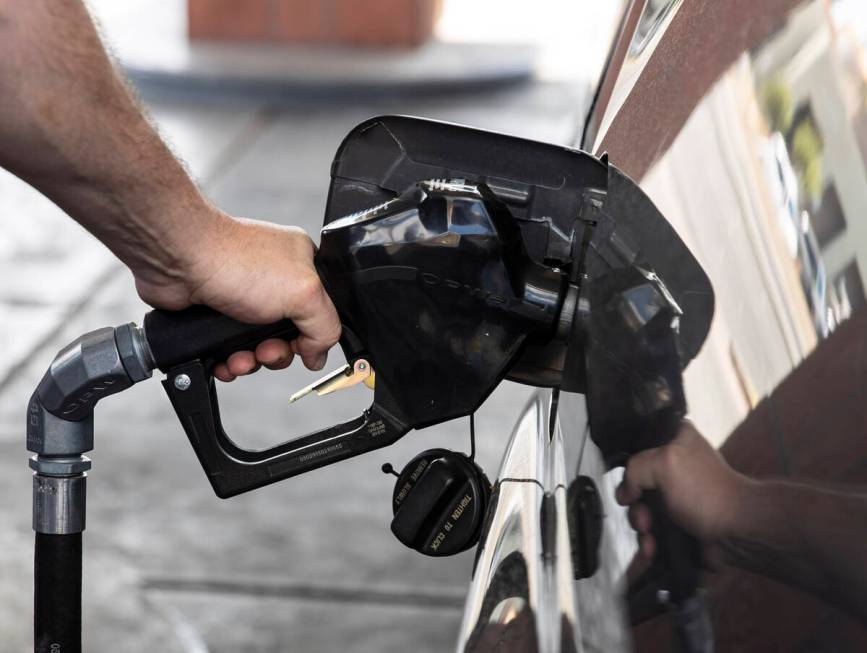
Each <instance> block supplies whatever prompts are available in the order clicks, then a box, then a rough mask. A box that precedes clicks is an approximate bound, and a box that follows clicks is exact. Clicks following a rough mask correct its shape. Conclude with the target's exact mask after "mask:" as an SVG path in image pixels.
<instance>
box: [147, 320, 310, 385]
mask: <svg viewBox="0 0 867 653" xmlns="http://www.w3.org/2000/svg"><path fill="white" fill-rule="evenodd" d="M144 330H145V337H146V339H147V342H148V345H149V347H150V351H151V355H152V356H153V360H154V363H155V364H156V367H157V368H159V369H160V370H161V371H163V372H167V371H168V370H170V369H171V368H173V367H175V366H177V365H180V364H181V363H186V362H188V361H192V360H197V359H199V360H208V361H211V362H216V361H221V360H225V359H226V358H227V357H228V356H229V355H230V354H232V353H233V352H236V351H242V350H252V349H255V348H256V345H258V344H259V343H260V342H262V341H264V340H267V339H269V338H283V339H284V340H292V339H293V338H295V337H297V336H298V328H297V327H296V326H295V325H294V324H293V323H292V321H291V320H279V321H277V322H272V323H271V324H247V323H244V322H239V321H238V320H235V319H233V318H231V317H228V316H226V315H223V314H222V313H219V312H217V311H215V310H213V309H212V308H208V307H207V306H191V307H189V308H185V309H184V310H182V311H166V310H162V309H155V310H153V311H151V312H150V313H148V314H147V315H145V318H144Z"/></svg>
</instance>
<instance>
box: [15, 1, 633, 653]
mask: <svg viewBox="0 0 867 653" xmlns="http://www.w3.org/2000/svg"><path fill="white" fill-rule="evenodd" d="M88 5H89V7H90V9H91V11H92V13H93V15H94V17H95V18H96V19H97V21H98V22H99V26H100V30H101V32H102V36H103V38H104V41H105V42H106V44H107V45H108V47H109V48H110V49H111V50H112V52H113V53H114V54H115V55H116V57H117V58H118V61H119V64H120V66H121V67H123V69H124V70H125V72H126V74H127V75H128V76H129V77H130V79H131V81H132V83H133V84H134V85H135V86H136V87H137V89H138V92H139V93H140V95H141V97H142V101H143V103H144V105H145V106H146V108H147V110H148V111H149V113H150V115H151V116H152V118H153V120H154V122H155V123H156V124H157V126H158V127H159V129H160V131H161V133H162V134H163V136H164V137H165V139H166V140H167V141H168V142H169V143H170V144H171V146H172V148H173V149H174V151H175V152H176V154H177V155H178V156H179V157H180V158H181V159H183V160H184V161H185V163H186V165H187V166H188V168H189V170H190V171H191V173H192V174H193V176H194V177H195V178H196V179H197V180H198V182H199V183H200V184H201V185H202V187H203V188H204V191H205V192H206V194H207V195H209V196H210V197H211V198H212V199H213V200H214V201H215V202H216V203H217V204H218V205H219V206H220V207H221V208H223V209H225V210H226V211H228V212H231V213H234V214H236V215H243V216H249V217H255V218H260V219H266V220H272V221H275V222H280V223H285V224H296V225H300V226H302V227H304V228H305V229H306V230H307V231H308V232H309V233H310V234H311V235H312V236H313V237H314V240H318V237H317V233H318V230H319V228H320V227H321V224H322V214H323V210H324V206H325V195H326V191H327V188H328V182H329V167H330V163H331V159H332V156H333V154H334V152H335V151H336V149H337V146H338V144H339V143H340V141H341V139H342V137H343V136H344V135H345V134H346V133H347V132H348V131H349V130H350V129H351V128H352V127H353V126H355V125H356V124H357V123H359V122H361V121H362V120H364V119H366V118H368V117H370V116H373V115H377V114H382V113H405V114H414V115H421V116H426V117H430V118H437V119H441V120H448V121H454V122H460V123H465V124H470V125H474V126H478V127H482V128H486V129H492V130H497V131H504V132H511V133H514V134H518V135H521V136H526V137H529V138H535V139H539V140H545V141H551V142H557V143H564V144H572V143H574V142H575V140H576V138H577V137H578V135H579V133H580V127H581V123H582V119H583V116H584V114H585V113H586V110H587V107H588V106H589V102H590V99H591V97H592V91H593V85H594V82H595V79H596V78H597V77H598V75H599V72H600V70H601V68H602V66H603V64H604V61H605V57H606V55H607V53H608V48H609V43H610V39H611V35H612V34H613V32H614V29H615V27H616V22H617V21H618V20H619V11H620V6H619V3H614V2H612V3H600V2H593V1H591V0H587V1H584V2H570V1H566V0H537V1H536V2H534V3H532V6H530V5H529V4H528V3H525V2H517V1H514V2H512V1H507V2H503V1H499V2H498V1H494V0H444V1H437V0H417V1H413V2H404V1H401V0H316V1H310V0H307V1H302V0H243V1H239V0H188V1H187V0H161V1H160V2H151V1H148V0H121V1H118V0H92V1H91V2H88ZM0 215H2V224H3V230H4V235H3V238H2V239H0V351H2V352H3V357H2V360H0V470H2V471H0V519H2V522H3V528H0V551H2V555H0V578H2V579H3V582H2V583H0V648H2V649H3V650H4V651H28V650H31V644H30V638H31V626H30V615H31V600H32V594H31V587H32V581H31V573H32V571H31V564H32V557H31V556H32V550H31V547H32V532H31V530H30V486H31V480H30V472H29V470H28V469H27V466H26V458H27V456H26V452H25V450H24V430H23V426H24V420H23V415H24V409H25V406H26V402H27V399H28V397H29V394H30V393H31V392H32V390H33V388H34V387H35V384H36V383H37V381H38V379H39V378H40V377H41V375H42V373H43V371H44V369H45V367H46V366H47V365H48V363H49V362H50V360H51V358H53V356H54V354H55V353H56V352H57V350H58V349H59V348H60V347H61V346H63V345H64V344H65V343H67V342H68V341H69V340H71V339H73V338H75V337H76V336H78V335H79V334H80V333H83V332H85V331H88V330H90V329H93V328H97V327H100V326H104V325H116V324H121V323H124V322H128V321H139V322H140V320H141V318H142V316H143V314H144V313H145V311H146V310H147V307H146V306H145V305H144V304H143V303H141V302H140V301H139V300H138V298H137V296H136V293H135V291H134V288H133V285H132V280H131V276H130V274H129V273H128V272H127V271H126V269H125V268H123V267H122V266H121V265H120V264H118V263H117V261H115V260H114V259H113V257H112V256H111V254H110V253H109V252H108V251H107V250H106V249H105V248H104V247H103V246H102V245H101V244H100V243H98V242H97V241H96V240H95V239H93V238H92V237H91V236H90V235H89V234H87V233H86V232H85V231H84V230H83V229H81V228H80V227H78V226H77V225H76V224H75V223H74V222H72V221H71V220H69V219H68V218H67V217H66V216H64V215H63V214H62V212H61V211H59V210H58V209H57V208H56V207H55V206H54V205H52V204H51V203H50V202H49V201H48V200H46V199H44V198H42V197H41V196H40V195H39V194H38V193H37V192H35V191H34V190H32V189H31V188H29V187H28V186H27V185H26V184H24V183H22V182H21V181H19V180H18V179H17V178H15V177H13V176H11V175H10V174H8V173H6V172H4V171H2V170H0ZM341 363H342V357H341V354H340V352H339V350H338V351H335V352H333V353H332V356H331V360H330V361H329V365H328V366H327V369H333V368H336V367H337V366H339V365H340V364H341ZM316 376H317V375H314V374H313V373H308V372H306V371H305V370H303V369H292V370H288V371H285V372H280V373H276V372H265V373H260V374H258V375H256V377H255V378H250V379H243V380H241V381H238V382H236V383H233V384H232V385H230V386H226V387H224V388H222V389H221V392H222V395H221V403H222V406H223V411H222V412H223V415H224V421H225V422H226V424H227V428H228V430H229V432H230V433H231V434H232V436H233V437H234V438H236V440H238V441H239V443H241V444H243V445H246V446H257V447H261V446H265V445H268V444H273V443H276V442H280V441H283V440H285V439H288V438H290V437H294V436H297V435H301V434H303V433H306V432H308V431H310V430H313V429H314V428H316V427H320V426H324V425H326V424H331V423H335V422H336V421H338V420H341V419H345V418H349V417H353V416H355V415H357V414H358V413H359V412H360V411H361V410H362V409H363V408H365V407H366V406H367V405H368V404H369V401H370V395H369V394H366V393H367V390H366V389H359V388H355V389H353V390H350V391H346V392H345V393H341V394H338V395H336V396H331V397H328V398H310V399H306V400H305V401H303V402H300V403H298V404H296V405H293V406H291V407H290V406H288V404H287V402H286V399H287V397H288V396H289V394H290V393H291V392H293V391H294V390H296V389H298V388H300V387H301V386H303V385H306V384H307V383H309V382H310V381H311V380H313V378H315V377H316ZM528 394H529V391H528V389H527V388H524V387H520V386H516V385H513V384H509V383H506V384H503V385H502V386H501V387H500V389H498V391H497V392H496V393H495V395H494V396H492V397H491V398H490V399H489V400H488V402H487V403H486V404H485V406H484V408H483V409H482V411H481V412H480V414H479V415H478V417H477V421H476V424H477V435H478V442H479V460H480V462H481V464H482V465H483V467H484V468H485V469H486V470H488V471H489V472H491V473H495V470H496V468H497V465H498V463H499V458H500V456H501V454H502V450H503V447H504V445H505V443H506V442H507V439H508V437H509V434H510V432H511V429H512V426H513V424H514V421H515V419H516V417H517V415H518V414H519V411H520V410H521V408H522V405H523V403H524V402H525V400H526V398H527V396H528ZM468 437H469V436H468V425H467V424H465V423H452V424H448V425H443V426H442V427H434V428H431V429H426V430H424V431H420V432H413V433H411V434H410V435H408V436H406V437H405V438H404V439H403V440H402V441H401V442H400V443H398V444H397V445H396V446H393V447H391V448H389V449H388V450H387V451H381V452H375V453H372V454H369V455H367V456H363V457H360V458H358V459H354V460H350V461H347V462H344V463H342V464H341V465H339V466H335V467H331V468H325V469H322V470H319V471H316V472H314V473H312V474H308V475H306V476H303V477H298V478H295V479H292V480H290V481H287V482H284V483H280V484H277V485H275V486H271V487H268V488H265V489H262V490H259V491H257V492H254V493H252V494H249V495H244V496H240V497H237V498H235V499H232V500H229V501H221V500H219V499H217V498H216V497H215V496H214V495H213V493H212V491H211V489H210V486H209V484H208V483H207V481H206V478H205V476H204V474H203V473H202V472H201V469H200V468H199V465H198V462H197V461H196V459H195V456H194V454H193V452H192V450H191V448H190V446H189V443H188V442H187V440H186V437H185V435H184V434H183V431H182V430H181V427H180V425H179V424H178V423H177V421H176V419H175V417H174V415H173V412H172V410H171V408H170V406H169V403H168V401H167V399H166V397H165V396H164V394H163V392H162V389H161V388H160V387H159V384H157V383H148V384H142V385H140V386H137V387H135V388H134V389H133V390H131V391H129V392H127V393H124V394H123V395H119V396H117V397H115V398H113V399H112V400H110V401H107V402H105V403H104V404H102V405H101V406H100V410H99V414H98V415H97V417H96V447H95V449H94V451H93V454H92V458H93V461H94V467H93V471H92V473H91V474H90V482H89V486H90V492H89V495H90V496H89V502H88V504H89V505H88V508H89V509H88V530H87V532H86V534H85V561H84V583H85V587H84V596H85V607H84V619H85V648H86V650H89V651H108V650H123V651H163V652H166V653H170V652H174V651H185V652H191V651H195V652H197V653H200V652H203V651H263V652H264V651H278V650H293V651H336V650H352V651H371V652H373V651H406V650H414V651H418V652H419V653H420V652H422V651H444V650H450V649H451V647H452V646H453V645H454V642H455V638H456V634H457V629H458V625H459V623H460V615H461V608H462V604H463V595H464V592H465V589H466V586H467V582H468V579H469V573H470V568H471V564H472V552H469V553H466V554H463V555H461V556H458V557H456V558H453V559H444V560H430V559H425V558H423V557H421V556H419V555H418V554H416V553H414V552H412V551H409V550H408V549H405V548H403V547H402V545H400V544H399V543H398V542H397V541H396V540H395V539H394V538H393V536H392V535H391V533H390V531H389V522H390V516H391V514H390V500H391V492H392V480H393V479H392V478H391V477H386V476H384V475H383V474H382V473H381V471H380V469H379V468H380V466H381V464H382V463H383V462H386V461H390V462H392V463H393V464H394V465H395V466H397V467H399V466H401V465H403V464H404V463H405V462H407V461H408V460H409V459H410V458H411V457H412V456H414V455H415V454H417V453H418V452H420V451H421V450H423V449H426V448H429V447H432V446H449V447H454V448H456V449H462V450H466V449H468V447H469V440H468Z"/></svg>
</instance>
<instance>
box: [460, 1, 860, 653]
mask: <svg viewBox="0 0 867 653" xmlns="http://www.w3.org/2000/svg"><path fill="white" fill-rule="evenodd" d="M853 15H854V16H858V15H861V16H863V17H864V18H867V11H865V8H864V6H863V3H860V2H859V0H836V1H834V2H826V1H825V0H766V1H764V2H754V1H753V2H747V1H735V2H716V1H714V0H694V1H691V2H679V1H672V2H662V3H661V2H648V3H643V2H624V14H623V16H624V17H623V21H622V24H621V31H620V34H619V35H618V37H617V38H616V39H615V42H614V45H613V47H612V52H611V56H610V63H609V67H608V70H607V71H606V74H605V75H604V77H603V79H602V80H601V82H600V85H599V90H598V92H597V98H596V103H595V106H594V107H593V109H592V110H591V112H590V114H589V115H588V117H587V122H586V126H585V130H584V137H583V141H582V143H580V145H581V146H582V147H583V148H584V149H587V150H590V151H594V152H596V153H600V154H601V153H602V152H608V154H609V156H610V158H611V161H612V163H614V164H615V165H617V166H618V167H619V168H621V169H622V170H624V171H625V172H626V173H627V174H629V175H630V176H631V177H632V178H633V179H635V180H637V181H639V182H640V184H641V186H642V188H643V189H644V190H645V192H647V194H648V195H649V196H650V197H651V199H652V200H653V201H654V203H655V204H656V205H657V206H658V208H659V209H660V211H661V212H662V214H663V215H665V216H666V218H667V219H668V220H669V222H670V223H671V224H672V225H673V226H674V227H675V229H676V230H677V232H678V234H679V235H680V237H681V238H682V239H683V240H684V241H685V242H686V243H687V245H688V246H689V247H690V249H691V250H692V252H693V254H694V255H695V256H696V257H697V258H698V259H699V262H700V263H701V264H702V266H703V267H704V269H705V271H706V272H707V273H708V275H709V277H710V279H711V282H712V284H713V286H714V292H715V294H716V297H717V308H716V314H715V317H714V321H713V324H712V326H711V331H710V335H709V337H708V340H707V341H706V343H705V345H704V347H703V349H702V350H701V352H700V353H699V355H698V356H697V358H696V359H695V360H694V361H693V363H692V364H691V365H690V367H689V368H687V371H686V375H685V384H686V394H687V399H688V402H689V406H690V417H691V419H692V420H693V421H694V422H695V423H696V425H697V426H698V428H699V430H700V431H701V432H702V433H704V434H705V435H706V436H707V437H708V438H709V439H710V440H711V442H712V443H713V444H715V445H717V446H719V447H720V449H721V451H722V453H723V455H724V456H725V457H726V458H727V459H728V460H729V461H730V463H731V464H733V465H734V466H735V467H736V468H738V469H741V470H742V471H744V472H746V473H750V474H752V475H756V476H779V477H792V478H803V477H808V478H812V479H818V480H825V481H828V482H834V483H850V484H861V485H864V484H865V483H867V472H865V470H867V465H865V464H864V461H865V460H867V440H865V438H864V437H863V432H862V430H861V425H862V424H863V420H864V419H865V418H867V413H865V408H864V406H863V402H859V401H858V400H857V399H854V398H852V400H851V401H850V400H849V398H850V397H854V396H853V395H852V391H851V388H853V387H855V388H859V390H858V391H859V392H860V388H861V386H862V385H863V379H862V377H863V369H862V367H860V366H861V365H863V364H864V361H863V360H862V359H860V358H859V359H857V360H852V354H851V352H852V351H855V347H856V344H854V343H857V342H858V341H859V340H863V333H862V332H863V326H864V320H865V318H864V315H865V312H864V311H863V307H864V305H865V303H867V300H865V295H864V284H865V280H867V278H865V276H864V275H865V273H867V218H865V216H867V99H865V98H867V63H865V62H867V56H865V46H864V43H863V42H862V38H863V35H862V34H859V32H858V31H856V30H854V29H853V28H852V25H851V23H850V22H847V20H849V18H848V17H851V16H853ZM823 340H824V342H822V341H823ZM859 351H860V349H859ZM842 361H846V363H845V364H843V363H842ZM829 366H830V367H829ZM820 372H821V373H822V374H821V381H819V380H817V376H818V375H820ZM549 394H550V393H549V392H548V391H540V392H539V393H537V397H536V399H535V400H534V402H533V403H532V404H531V406H530V407H529V408H528V410H527V412H526V413H525V414H524V417H523V418H522V420H521V422H520V423H519V424H518V426H517V427H516V430H515V433H514V435H513V439H512V443H511V444H510V450H509V452H508V453H507V454H506V457H505V460H504V463H503V468H502V470H501V473H500V476H499V478H500V482H499V483H498V491H499V493H500V499H501V501H502V502H503V503H501V504H498V506H497V509H496V510H495V511H494V512H493V514H492V515H491V516H490V519H491V520H490V524H489V527H488V531H487V537H486V538H485V539H484V540H483V542H482V544H481V545H480V549H479V554H478V560H477V564H476V568H475V574H474V580H473V586H472V588H471V593H470V597H469V600H468V603H467V608H466V611H465V614H464V625H463V628H462V632H461V636H460V641H459V650H544V651H559V650H579V651H581V650H583V651H595V650H602V651H616V650H624V649H625V650H628V649H629V648H631V647H632V646H634V647H635V648H636V649H638V650H641V651H662V650H669V647H668V643H667V642H668V640H667V634H666V633H665V632H664V630H659V629H658V628H657V624H655V623H652V622H651V623H648V624H645V625H644V626H642V627H641V628H639V629H637V630H635V631H633V632H632V634H631V635H630V634H629V633H628V631H627V630H626V626H625V621H624V619H623V617H622V615H620V614H619V610H620V607H619V606H621V605H622V603H621V602H620V599H619V598H618V597H619V596H620V592H621V591H622V589H623V584H622V582H623V581H622V574H623V570H624V568H625V565H626V562H627V561H628V560H629V558H630V556H631V554H632V552H633V550H634V544H633V536H632V533H631V530H630V529H629V527H628V524H627V523H626V520H625V517H624V515H623V512H622V511H621V510H620V509H619V508H618V507H617V506H616V505H614V504H613V503H612V502H611V495H612V492H613V487H614V486H615V485H616V481H617V472H616V470H615V471H614V472H608V473H606V472H605V469H604V466H603V465H602V464H601V461H600V460H599V458H598V453H597V454H596V455H595V456H594V453H593V451H594V447H593V445H592V443H589V441H588V438H587V433H586V411H585V408H584V400H583V397H582V396H580V395H574V394H568V393H563V394H561V396H560V400H559V406H558V419H557V426H556V429H555V432H554V435H553V438H551V439H550V440H549V439H548V438H547V433H546V428H547V426H546V425H547V421H546V420H545V419H542V418H540V415H543V414H544V412H545V411H546V410H548V409H549V407H550V406H549V404H550V399H549ZM830 424H833V425H834V426H833V433H824V432H822V431H823V430H825V429H827V428H828V425H830ZM817 431H819V432H817ZM832 447H833V448H832ZM576 450H577V451H583V453H580V454H575V453H574V452H575V451H576ZM841 450H845V452H846V455H840V452H841ZM519 451H521V452H524V453H526V455H528V456H529V455H531V454H530V453H528V452H532V455H531V457H530V458H528V459H527V460H526V461H525V464H524V465H523V467H522V469H521V472H520V473H521V476H520V477H519V478H520V479H521V482H520V483H513V482H511V481H509V480H506V479H509V478H510V477H513V476H515V470H514V466H515V465H516V464H517V460H518V456H517V454H516V452H519ZM569 452H573V453H572V454H570V453H569ZM540 461H544V464H542V463H541V462H540ZM579 461H580V463H579ZM579 474H589V475H590V476H592V477H593V478H595V479H596V480H597V486H598V487H599V489H600V495H601V497H602V498H603V500H604V501H605V502H606V503H605V518H604V528H603V536H602V544H601V548H600V554H601V556H602V558H603V559H602V564H601V566H600V570H599V571H598V572H597V574H596V575H594V576H592V577H590V578H587V579H581V580H574V578H575V577H576V576H577V577H580V574H575V573H574V570H573V573H572V574H571V575H570V574H569V573H568V568H567V567H564V565H563V564H562V560H560V558H561V557H563V556H565V555H566V552H565V551H564V549H563V548H562V547H563V546H567V545H568V546H573V545H574V541H575V539H576V538H575V535H574V533H573V534H571V535H572V536H571V537H570V538H569V539H568V540H565V541H562V542H561V541H560V540H557V544H556V546H555V545H552V546H546V545H545V541H544V538H542V536H541V535H540V532H539V529H540V528H541V527H540V524H539V518H540V514H541V511H542V510H543V506H544V504H545V496H546V493H549V494H550V495H551V496H552V497H554V500H555V502H556V499H557V497H558V496H559V495H558V483H557V482H554V480H553V479H554V478H562V479H563V480H562V481H561V482H562V483H563V484H564V486H568V484H569V483H570V482H572V481H573V480H574V479H575V478H576V476H577V475H579ZM555 505H556V503H555ZM556 523H557V524H558V525H560V527H562V526H564V525H566V524H567V522H561V521H557V522H556ZM566 527H567V528H568V526H566ZM558 547H559V548H558ZM510 556H512V557H510ZM515 556H517V557H518V558H520V559H521V560H522V561H523V562H522V564H523V567H522V568H523V569H525V570H526V585H522V587H523V589H524V590H526V591H525V592H524V591H523V590H521V588H518V587H513V588H512V589H511V593H509V592H506V594H502V592H501V593H500V594H499V595H498V597H499V598H498V600H497V602H496V605H491V604H490V601H488V603H486V596H489V595H488V594H486V590H489V589H490V588H492V587H494V586H497V587H499V588H500V590H502V585H501V584H499V582H498V581H497V580H496V579H498V578H500V577H499V576H497V570H498V569H500V568H501V567H502V566H512V567H513V568H516V567H514V565H515V564H516V563H515V560H516V559H517V558H516V557H515ZM567 577H568V578H567ZM512 578H517V577H516V576H512ZM567 580H568V582H567ZM518 584H519V585H520V584H521V583H518ZM709 589H710V597H711V600H712V602H713V605H714V611H715V615H714V617H715V630H716V634H717V650H720V651H728V650H744V651H766V650H835V651H856V650H865V649H867V633H865V631H864V630H863V628H862V627H860V626H859V625H858V624H855V623H854V622H853V621H852V620H851V619H850V618H849V617H847V616H845V615H844V614H842V613H841V612H839V611H838V610H836V609H835V608H833V607H830V606H826V605H822V604H819V603H816V602H815V601H813V600H812V599H809V598H807V597H805V596H804V595H802V594H799V593H798V592H796V591H793V590H785V589H781V588H780V587H779V586H776V585H774V584H773V583H771V582H770V581H765V580H763V579H760V578H757V577H749V576H746V575H745V574H742V573H738V572H734V571H727V572H726V573H724V574H720V575H717V576H716V577H714V578H713V580H712V581H711V583H710V588H709ZM558 592H565V593H566V594H565V595H564V596H563V597H559V596H557V593H558ZM507 596H512V597H518V598H520V599H521V601H522V602H521V603H518V602H516V600H511V602H510V600H508V599H507ZM561 598H562V600H563V606H565V607H564V609H563V610H561V611H556V610H554V609H553V608H552V606H554V605H558V603H557V602H558V600H560V599H561ZM498 605H499V606H500V607H499V608H498V607H497V606H498ZM528 619H529V620H530V621H532V622H533V623H534V626H533V627H532V628H533V633H534V634H533V638H532V639H530V640H523V641H524V642H528V641H529V642H531V644H530V645H528V647H527V648H519V647H518V648H516V647H509V646H508V645H507V642H506V640H498V641H500V643H501V644H502V646H501V647H500V648H496V647H495V646H487V647H486V646H484V645H482V644H483V642H485V641H489V640H485V639H484V637H482V633H484V632H486V628H488V626H490V625H491V624H499V625H500V626H502V623H503V622H504V621H509V620H512V621H514V622H515V623H516V624H519V623H520V624H521V628H522V629H523V630H524V631H527V629H530V628H531V626H530V625H529V622H528V621H526V620H528ZM521 620H525V621H521ZM485 624H487V626H486V625H485ZM566 624H568V628H567V627H566ZM569 628H571V629H572V631H573V637H572V639H568V638H566V639H564V637H565V636H566V635H567V634H568V632H569ZM487 632H488V633H489V634H490V633H491V632H492V631H487ZM552 633H555V634H556V636H553V635H552V636H551V637H548V635H551V634H552ZM546 634H547V635H546ZM567 640H568V641H567ZM829 642H830V643H832V644H829V645H828V646H829V647H830V648H828V647H825V648H822V646H823V644H822V643H829Z"/></svg>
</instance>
